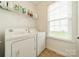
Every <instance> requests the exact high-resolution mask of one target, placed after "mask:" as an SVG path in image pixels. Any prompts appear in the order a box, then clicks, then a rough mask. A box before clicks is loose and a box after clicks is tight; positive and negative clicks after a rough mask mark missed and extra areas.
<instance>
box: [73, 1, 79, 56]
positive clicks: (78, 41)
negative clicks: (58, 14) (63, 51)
mask: <svg viewBox="0 0 79 59" xmlns="http://www.w3.org/2000/svg"><path fill="white" fill-rule="evenodd" d="M78 3H79V2H78V1H74V2H73V4H72V6H73V7H72V10H73V11H72V19H73V28H72V30H73V38H74V41H75V50H76V55H75V56H79V19H78V16H79V15H78V14H79V11H78V7H79V4H78Z"/></svg>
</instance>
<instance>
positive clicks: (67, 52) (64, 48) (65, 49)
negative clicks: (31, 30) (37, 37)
mask: <svg viewBox="0 0 79 59" xmlns="http://www.w3.org/2000/svg"><path fill="white" fill-rule="evenodd" d="M37 11H38V15H39V18H38V20H37V24H38V25H37V27H38V29H39V31H44V32H48V31H47V27H48V24H47V18H48V16H47V14H48V5H42V4H40V5H38V7H37ZM46 48H48V49H50V50H54V51H56V52H58V53H60V54H62V55H64V56H75V54H76V50H75V43H74V42H68V41H64V40H61V39H56V38H50V37H47V39H46Z"/></svg>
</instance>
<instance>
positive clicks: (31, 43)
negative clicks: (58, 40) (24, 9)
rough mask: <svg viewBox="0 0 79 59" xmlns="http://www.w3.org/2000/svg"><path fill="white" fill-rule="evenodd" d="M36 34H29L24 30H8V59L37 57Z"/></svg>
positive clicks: (6, 48) (6, 40)
mask: <svg viewBox="0 0 79 59" xmlns="http://www.w3.org/2000/svg"><path fill="white" fill-rule="evenodd" d="M35 35H36V34H35V33H27V32H26V30H24V29H8V30H6V32H5V56H6V57H10V56H11V57H32V56H36V50H35V49H36V43H35V41H36V39H35Z"/></svg>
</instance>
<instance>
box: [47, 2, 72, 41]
mask: <svg viewBox="0 0 79 59" xmlns="http://www.w3.org/2000/svg"><path fill="white" fill-rule="evenodd" d="M71 3H72V2H71ZM71 5H72V4H71ZM65 18H66V17H65ZM59 19H62V18H59ZM69 19H70V20H68V22H72V20H71V19H72V18H69ZM51 21H52V20H51ZM53 21H54V20H53ZM49 22H50V21H49V20H47V37H48V38H54V39H58V40H64V41H68V42H73V40H72V39H69V40H65V39H61V38H56V37H50V36H49V35H48V33H49V27H50V26H49ZM71 24H72V23H71ZM71 28H72V26H71ZM71 32H72V31H71Z"/></svg>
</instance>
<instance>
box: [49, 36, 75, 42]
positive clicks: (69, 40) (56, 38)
mask: <svg viewBox="0 0 79 59" xmlns="http://www.w3.org/2000/svg"><path fill="white" fill-rule="evenodd" d="M47 38H49V39H54V40H59V41H64V42H69V43H75V42H74V40H73V39H72V40H66V39H60V38H55V37H47Z"/></svg>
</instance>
